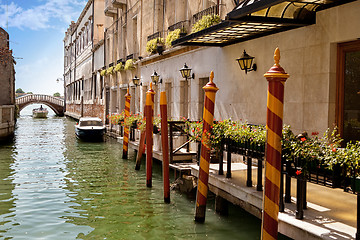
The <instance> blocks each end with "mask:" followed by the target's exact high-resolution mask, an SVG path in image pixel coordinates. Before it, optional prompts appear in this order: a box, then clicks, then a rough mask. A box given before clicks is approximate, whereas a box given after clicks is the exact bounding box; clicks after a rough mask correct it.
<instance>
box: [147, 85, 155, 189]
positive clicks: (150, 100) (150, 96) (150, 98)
mask: <svg viewBox="0 0 360 240" xmlns="http://www.w3.org/2000/svg"><path fill="white" fill-rule="evenodd" d="M154 95H155V91H154V90H153V89H152V82H150V88H149V90H148V91H147V92H146V102H145V118H146V130H145V131H146V134H145V137H146V186H147V187H152V161H153V159H152V157H153V130H154V128H153V115H154Z"/></svg>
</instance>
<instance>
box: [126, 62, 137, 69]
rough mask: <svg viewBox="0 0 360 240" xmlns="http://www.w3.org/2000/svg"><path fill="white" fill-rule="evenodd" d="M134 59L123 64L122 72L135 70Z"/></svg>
mask: <svg viewBox="0 0 360 240" xmlns="http://www.w3.org/2000/svg"><path fill="white" fill-rule="evenodd" d="M135 68H136V67H135V59H128V60H126V62H125V66H124V70H131V69H135Z"/></svg>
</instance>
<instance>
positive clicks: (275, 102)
mask: <svg viewBox="0 0 360 240" xmlns="http://www.w3.org/2000/svg"><path fill="white" fill-rule="evenodd" d="M274 60H275V64H274V66H273V67H271V68H270V70H269V71H268V72H267V73H265V75H264V76H265V77H266V79H267V81H268V97H267V120H266V129H267V143H266V163H265V191H264V195H263V196H264V197H263V213H262V224H261V230H262V231H261V239H263V240H264V239H266V240H267V239H271V240H275V239H277V236H278V225H279V223H278V216H279V196H280V175H281V174H280V171H281V136H282V124H283V120H282V119H283V111H284V106H283V103H284V87H285V81H286V79H287V78H288V77H289V75H288V74H286V73H285V71H284V69H283V68H282V67H281V66H280V65H279V61H280V50H279V49H278V48H276V50H275V54H274Z"/></svg>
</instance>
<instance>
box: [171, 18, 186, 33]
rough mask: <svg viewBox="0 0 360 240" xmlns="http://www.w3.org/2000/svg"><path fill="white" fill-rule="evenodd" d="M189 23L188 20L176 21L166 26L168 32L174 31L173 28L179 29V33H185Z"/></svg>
mask: <svg viewBox="0 0 360 240" xmlns="http://www.w3.org/2000/svg"><path fill="white" fill-rule="evenodd" d="M189 25H190V21H189V20H185V21H181V22H177V23H175V24H173V25H171V26H170V27H168V32H171V31H174V30H175V29H180V30H181V33H187V29H188V27H189Z"/></svg>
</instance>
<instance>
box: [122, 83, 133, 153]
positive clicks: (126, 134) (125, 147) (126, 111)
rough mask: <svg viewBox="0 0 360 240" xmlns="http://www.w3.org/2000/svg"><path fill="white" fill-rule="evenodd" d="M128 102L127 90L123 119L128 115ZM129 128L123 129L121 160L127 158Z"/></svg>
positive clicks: (129, 98)
mask: <svg viewBox="0 0 360 240" xmlns="http://www.w3.org/2000/svg"><path fill="white" fill-rule="evenodd" d="M130 100H131V95H130V93H129V88H128V89H127V93H126V94H125V118H127V117H129V115H130ZM129 130H130V129H129V127H126V126H125V127H124V138H123V156H122V158H123V159H127V158H128V148H129Z"/></svg>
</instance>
